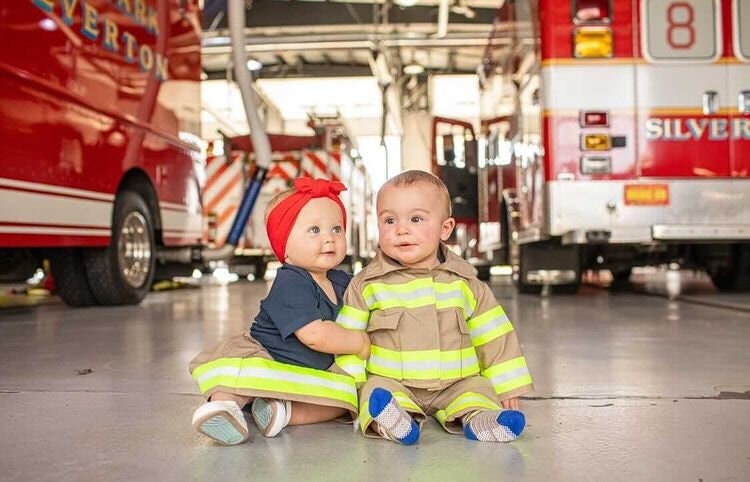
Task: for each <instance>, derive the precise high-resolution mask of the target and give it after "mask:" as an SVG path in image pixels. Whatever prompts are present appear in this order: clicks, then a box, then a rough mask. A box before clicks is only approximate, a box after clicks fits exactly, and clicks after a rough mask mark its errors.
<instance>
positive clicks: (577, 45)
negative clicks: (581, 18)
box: [573, 26, 612, 59]
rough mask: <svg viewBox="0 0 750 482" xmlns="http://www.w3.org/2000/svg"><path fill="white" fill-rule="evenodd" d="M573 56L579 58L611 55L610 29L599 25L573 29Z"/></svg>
mask: <svg viewBox="0 0 750 482" xmlns="http://www.w3.org/2000/svg"><path fill="white" fill-rule="evenodd" d="M573 56H575V57H576V58H579V59H594V58H607V57H612V29H611V28H609V27H599V26H597V27H578V28H577V29H575V32H573Z"/></svg>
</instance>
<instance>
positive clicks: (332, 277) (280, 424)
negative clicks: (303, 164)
mask: <svg viewBox="0 0 750 482" xmlns="http://www.w3.org/2000/svg"><path fill="white" fill-rule="evenodd" d="M345 189H346V188H345V187H344V185H343V184H341V183H340V182H332V181H327V180H324V179H310V178H298V179H295V181H294V188H293V189H291V190H289V191H286V192H284V193H281V194H279V195H277V196H276V197H275V198H273V199H272V200H271V202H270V203H269V204H268V207H267V209H266V230H267V232H268V238H269V240H270V242H271V248H272V249H273V252H274V254H276V256H277V257H278V258H279V261H281V262H282V263H283V265H282V267H281V268H280V269H279V270H278V271H277V274H276V279H275V280H274V282H273V285H272V286H271V290H270V292H269V293H268V296H267V297H266V298H265V299H264V300H263V301H261V304H260V313H258V315H257V316H256V318H255V321H254V323H252V324H251V326H250V330H248V331H247V332H245V333H242V334H240V335H237V336H234V337H231V338H230V339H228V340H225V341H224V342H222V343H220V344H219V345H218V346H216V347H215V348H214V349H213V350H209V351H207V352H203V353H201V354H199V355H198V356H196V357H195V358H194V359H193V360H192V362H191V363H190V372H191V373H192V375H193V378H194V379H195V380H196V381H197V382H198V385H199V387H200V390H201V393H203V394H204V395H206V396H207V397H208V400H209V401H208V402H206V403H204V404H203V405H202V406H201V407H199V408H198V409H197V410H196V411H195V413H194V415H193V426H194V427H195V428H196V429H197V430H198V431H199V432H201V433H203V434H205V435H207V436H208V437H210V438H212V439H213V440H215V441H217V442H219V443H221V444H224V445H235V444H238V443H242V442H244V441H245V440H247V438H248V435H249V432H248V427H247V422H246V421H245V418H244V415H243V413H242V407H244V406H245V405H246V404H248V403H249V402H251V401H252V402H253V403H252V409H251V411H252V415H253V419H254V420H255V423H256V425H257V426H258V428H259V429H260V431H261V433H262V434H263V435H265V436H267V437H273V436H275V435H276V434H278V433H279V432H280V431H281V430H282V429H283V428H284V427H285V426H286V425H302V424H308V423H316V422H323V421H328V420H333V419H335V418H338V417H341V416H342V415H345V414H346V413H347V412H350V413H351V414H352V416H353V417H356V414H357V391H356V386H355V383H354V379H352V378H351V377H349V376H348V375H347V374H346V373H345V372H343V371H341V370H340V369H337V367H336V365H335V364H334V363H333V361H334V359H333V355H338V354H356V355H357V356H359V357H360V358H362V359H366V358H367V357H368V356H369V353H370V342H369V337H367V336H366V334H365V333H363V332H358V331H355V330H348V329H345V328H343V327H341V326H339V325H336V324H335V323H334V322H333V321H331V320H335V319H336V316H337V315H338V312H339V310H340V309H341V306H342V301H343V295H344V291H345V290H346V287H347V286H348V284H349V281H350V280H351V275H349V274H347V273H345V272H343V271H340V270H337V269H335V267H336V266H338V265H339V264H341V262H342V261H343V259H344V256H345V255H346V246H347V245H346V238H345V226H346V211H345V209H344V205H343V204H342V203H341V200H340V199H339V193H340V192H341V191H343V190H345Z"/></svg>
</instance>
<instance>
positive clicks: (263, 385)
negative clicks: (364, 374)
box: [193, 358, 357, 407]
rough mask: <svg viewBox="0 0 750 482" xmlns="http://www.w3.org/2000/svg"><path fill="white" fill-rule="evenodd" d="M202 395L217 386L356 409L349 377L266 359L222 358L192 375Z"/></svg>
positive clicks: (351, 380) (354, 390)
mask: <svg viewBox="0 0 750 482" xmlns="http://www.w3.org/2000/svg"><path fill="white" fill-rule="evenodd" d="M193 378H194V379H195V381H196V382H198V387H199V388H200V391H201V393H206V392H207V391H209V390H211V389H212V388H214V387H217V386H223V387H230V388H240V389H246V390H265V391H273V392H279V393H289V394H295V395H309V396H314V397H321V398H328V399H333V400H338V401H341V402H345V403H347V404H349V405H351V406H352V407H356V406H357V389H356V386H355V384H354V380H353V379H352V378H351V377H348V376H346V375H340V374H337V373H330V372H327V371H324V370H316V369H314V368H305V367H298V366H294V365H287V364H285V363H279V362H277V361H274V360H267V359H265V358H219V359H218V360H213V361H210V362H208V363H204V364H203V365H201V366H199V367H198V368H196V369H195V370H194V371H193Z"/></svg>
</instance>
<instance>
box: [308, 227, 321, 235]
mask: <svg viewBox="0 0 750 482" xmlns="http://www.w3.org/2000/svg"><path fill="white" fill-rule="evenodd" d="M308 231H309V232H311V233H313V234H318V233H320V228H319V227H318V226H313V227H311V228H310V229H308Z"/></svg>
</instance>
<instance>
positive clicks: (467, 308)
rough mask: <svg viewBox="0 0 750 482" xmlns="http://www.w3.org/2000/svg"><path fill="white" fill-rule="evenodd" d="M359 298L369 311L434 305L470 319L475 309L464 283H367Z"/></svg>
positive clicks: (458, 281)
mask: <svg viewBox="0 0 750 482" xmlns="http://www.w3.org/2000/svg"><path fill="white" fill-rule="evenodd" d="M362 297H363V298H364V300H365V302H366V303H367V308H368V309H369V310H370V311H372V310H385V309H388V308H397V307H401V308H418V307H422V306H429V305H433V304H434V305H435V308H436V309H438V310H440V309H445V308H460V309H461V310H463V311H464V315H465V316H471V315H472V314H473V313H474V310H475V309H476V306H477V301H476V298H475V297H474V293H472V291H471V288H470V287H469V285H468V283H466V281H464V280H456V281H452V282H450V283H438V282H434V281H433V279H432V278H419V279H415V280H412V281H409V282H408V283H400V284H387V283H370V284H368V285H367V286H365V287H364V289H363V290H362Z"/></svg>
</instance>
